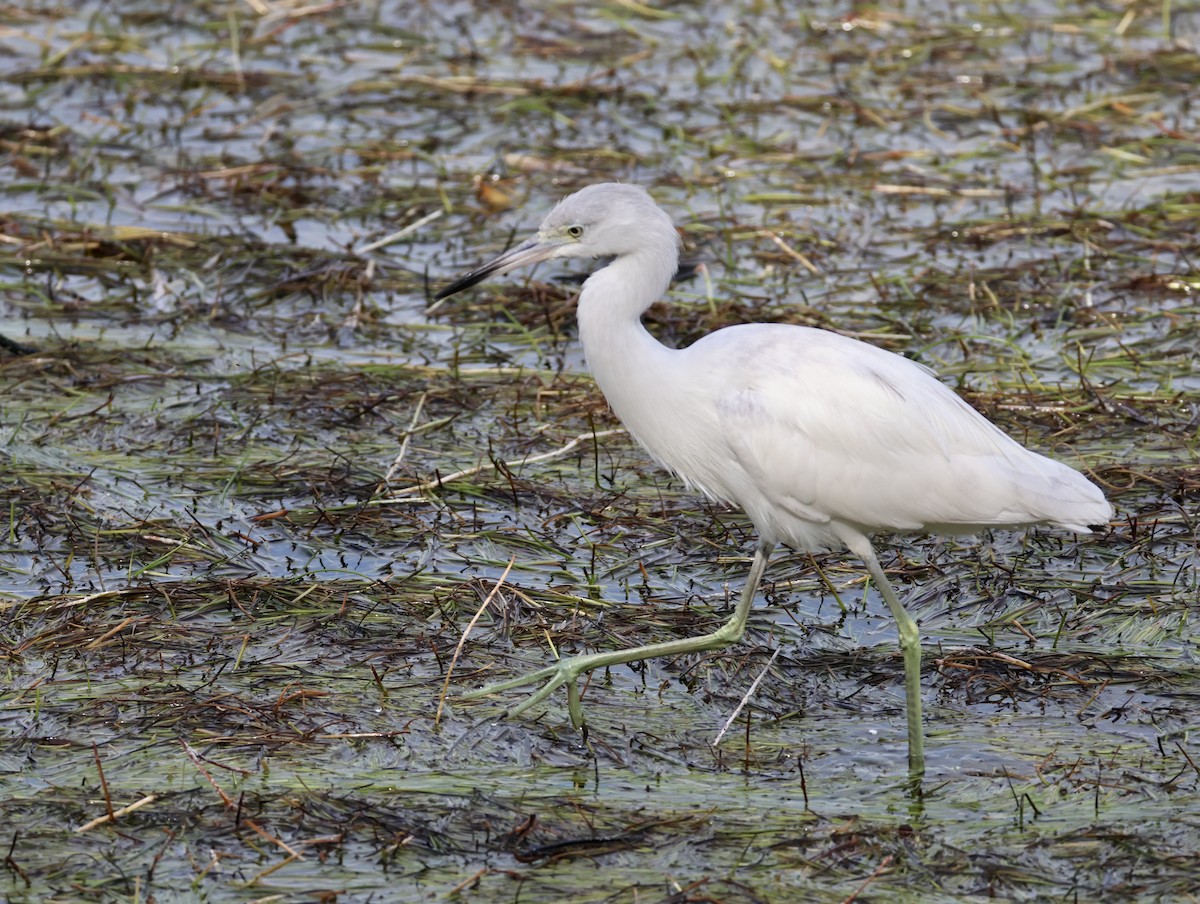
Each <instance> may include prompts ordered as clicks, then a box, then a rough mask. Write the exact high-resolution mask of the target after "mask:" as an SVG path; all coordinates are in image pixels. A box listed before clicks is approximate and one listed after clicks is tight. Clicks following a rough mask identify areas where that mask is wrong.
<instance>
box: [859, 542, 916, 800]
mask: <svg viewBox="0 0 1200 904" xmlns="http://www.w3.org/2000/svg"><path fill="white" fill-rule="evenodd" d="M847 545H848V546H849V547H850V550H851V552H853V553H855V554H856V555H857V556H859V557H860V558H861V559H862V560H863V562H864V563H865V564H866V566H867V571H869V572H870V573H871V580H873V581H874V582H875V585H876V586H877V587H878V588H879V592H880V593H882V594H883V598H884V599H885V600H886V601H887V604H888V608H889V609H891V610H892V617H893V618H894V619H896V628H897V630H898V631H899V633H900V650H901V652H903V653H904V697H905V709H906V710H907V713H908V773H909V776H910V777H912V778H914V779H920V777H921V776H922V775H924V774H925V732H924V729H923V728H922V726H921V634H920V632H919V631H918V630H917V623H916V622H914V621H913V620H912V618H911V617H910V616H909V614H908V613H907V612H905V611H904V606H902V605H901V604H900V599H899V598H898V597H897V596H896V591H895V590H893V589H892V585H891V583H889V582H888V579H887V575H885V574H884V573H883V568H882V567H881V566H880V564H879V559H878V558H877V557H876V556H875V550H874V549H872V548H871V543H870V541H869V540H867V538H866V537H862V538H861V542H856V543H848V544H847Z"/></svg>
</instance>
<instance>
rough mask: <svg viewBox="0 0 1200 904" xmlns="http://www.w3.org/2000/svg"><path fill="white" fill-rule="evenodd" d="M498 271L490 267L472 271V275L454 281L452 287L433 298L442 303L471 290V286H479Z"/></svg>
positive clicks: (468, 274)
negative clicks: (443, 300)
mask: <svg viewBox="0 0 1200 904" xmlns="http://www.w3.org/2000/svg"><path fill="white" fill-rule="evenodd" d="M497 269H498V268H497V267H491V266H488V267H480V268H479V269H478V270H472V271H471V272H470V273H467V274H464V275H463V276H460V277H459V278H458V279H456V280H454V282H452V283H450V285H448V286H446V287H445V288H444V289H442V290H440V291H439V292H438V293H437V294H436V295H434V296H433V297H434V300H436V301H441V300H442V299H443V298H449V297H450V296H451V295H454V294H456V293H458V292H461V291H462V290H463V289H469V288H471V286H474V285H478V284H479V283H481V282H483V281H484V280H485V279H487V278H488V277H489V276H491V275H492V274H493V273H495V272H496V270H497Z"/></svg>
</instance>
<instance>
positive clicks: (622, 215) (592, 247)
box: [437, 182, 679, 299]
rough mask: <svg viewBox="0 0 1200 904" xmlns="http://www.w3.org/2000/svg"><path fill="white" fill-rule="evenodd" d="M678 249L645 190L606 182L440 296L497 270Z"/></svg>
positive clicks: (565, 203) (570, 199) (566, 201)
mask: <svg viewBox="0 0 1200 904" xmlns="http://www.w3.org/2000/svg"><path fill="white" fill-rule="evenodd" d="M659 246H662V247H659ZM678 247H679V234H678V233H677V232H676V231H675V227H674V226H673V225H672V223H671V220H670V218H669V217H668V216H667V215H666V213H664V212H663V210H662V208H660V207H659V206H658V205H657V204H655V203H654V199H653V198H651V197H650V194H649V192H647V191H646V189H644V188H642V187H641V186H640V185H625V184H622V183H617V182H603V183H600V184H598V185H589V186H587V187H586V188H582V189H580V190H579V191H577V192H575V194H573V195H568V196H567V197H565V198H563V199H562V200H561V201H559V202H558V204H557V206H555V208H554V209H553V210H552V211H550V213H549V214H548V215H547V217H546V219H544V220H543V221H542V225H541V228H539V229H538V232H537V235H535V236H533V237H532V238H530V239H528V240H526V241H524V242H522V243H521V244H520V245H517V246H516V247H515V248H512V249H510V250H509V251H506V252H505V253H504V254H502V255H500V256H499V257H497V258H496V259H495V260H492V261H490V262H489V263H486V264H484V265H483V266H482V267H479V268H477V269H475V270H472V271H471V272H470V273H467V274H466V275H464V276H462V277H460V278H459V279H457V280H455V281H454V282H452V283H451V284H450V285H448V286H446V287H445V288H444V289H442V290H441V291H440V292H438V293H437V297H438V298H439V299H440V298H445V297H447V296H449V295H453V294H454V293H455V292H461V291H462V290H463V289H466V288H469V287H471V286H473V285H475V284H476V283H479V282H482V281H483V280H484V279H486V278H487V277H489V276H491V275H492V274H493V273H507V272H509V271H510V270H515V269H517V268H518V267H526V266H529V265H531V264H536V263H538V262H540V261H546V260H552V259H554V258H560V257H586V258H594V257H610V256H615V257H620V256H622V255H625V254H635V253H639V252H644V251H646V250H650V249H653V250H657V251H659V252H660V253H670V254H675V253H677V252H678Z"/></svg>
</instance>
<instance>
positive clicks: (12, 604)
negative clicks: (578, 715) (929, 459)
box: [0, 0, 1200, 904]
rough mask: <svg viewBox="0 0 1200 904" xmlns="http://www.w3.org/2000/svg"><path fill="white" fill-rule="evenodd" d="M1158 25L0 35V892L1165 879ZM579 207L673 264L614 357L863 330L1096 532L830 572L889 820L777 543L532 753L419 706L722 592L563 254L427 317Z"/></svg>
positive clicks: (1171, 623)
mask: <svg viewBox="0 0 1200 904" xmlns="http://www.w3.org/2000/svg"><path fill="white" fill-rule="evenodd" d="M1198 32H1200V14H1197V12H1196V10H1195V8H1194V7H1193V6H1191V5H1185V4H1170V3H1124V2H1122V3H1110V4H1075V3H1067V2H1061V3H1059V2H1042V3H1029V4H1019V5H1012V4H1005V5H997V4H976V3H966V4H933V5H926V4H905V3H882V4H867V5H858V6H856V7H854V9H853V11H852V12H851V10H850V8H849V7H847V6H845V5H844V4H843V5H833V4H817V5H815V6H812V5H810V6H808V7H806V8H805V10H804V11H803V12H798V11H797V10H795V9H794V8H793V5H790V4H772V3H761V2H754V0H743V2H739V3H735V4H733V5H730V4H718V3H703V2H700V3H673V4H664V5H661V6H653V7H651V6H648V5H642V4H638V3H632V2H624V0H621V2H612V3H602V4H591V5H589V4H575V3H561V4H549V5H537V6H534V7H532V8H531V7H528V6H525V5H517V4H490V3H480V2H477V0H463V2H455V3H448V4H447V3H425V2H415V3H387V2H381V3H371V2H365V3H333V4H305V3H303V2H299V0H295V2H293V0H273V2H269V0H252V2H246V3H240V4H235V3H217V2H199V3H192V4H186V5H182V6H169V5H168V6H167V7H166V8H164V7H163V5H162V4H157V3H140V2H134V3H122V4H112V3H104V2H93V3H84V4H82V5H74V6H71V5H68V4H55V3H34V4H32V5H30V4H25V5H22V6H15V5H10V6H7V7H0V47H2V48H3V51H4V64H3V66H2V67H0V98H2V110H0V167H2V168H3V172H4V179H3V181H2V183H0V193H2V196H3V205H2V206H0V336H2V337H3V343H2V346H0V462H2V463H3V476H0V513H3V515H4V524H3V535H2V536H3V539H2V540H0V652H2V653H3V662H4V677H5V680H4V683H3V686H2V687H0V722H2V727H0V732H2V733H0V776H2V778H0V787H2V788H3V794H2V795H0V813H2V815H3V820H2V823H3V826H4V834H3V835H2V836H0V848H2V849H3V850H4V851H5V861H4V865H5V869H4V871H3V873H0V894H2V895H3V896H4V897H5V898H6V899H7V900H10V901H14V902H17V901H31V902H32V901H103V902H108V901H114V902H115V901H156V902H160V904H161V902H168V901H333V900H337V901H355V902H365V901H416V900H465V901H522V902H537V901H543V902H562V901H572V902H589V901H596V902H600V901H605V902H633V901H638V902H643V901H655V902H668V901H670V902H685V901H720V902H761V901H771V902H787V901H796V900H806V901H831V902H832V901H847V900H859V901H868V900H880V901H939V900H944V901H958V900H975V899H984V898H999V899H1001V900H1017V901H1042V900H1046V901H1050V900H1055V901H1057V900H1062V901H1091V900H1105V901H1125V900H1128V901H1133V900H1138V901H1148V900H1161V901H1177V900H1185V899H1187V896H1188V895H1194V894H1195V890H1196V887H1197V886H1196V881H1197V880H1196V878H1195V877H1196V866H1195V864H1196V858H1197V856H1200V822H1198V817H1197V813H1200V756H1198V751H1197V747H1196V742H1195V736H1194V735H1193V734H1192V732H1193V731H1194V730H1195V729H1196V726H1197V723H1198V721H1200V706H1198V703H1197V701H1198V700H1200V669H1198V666H1197V635H1196V632H1195V628H1194V621H1195V618H1196V614H1197V607H1198V605H1200V602H1198V595H1200V576H1198V569H1197V566H1198V564H1200V562H1198V559H1200V556H1198V554H1197V545H1196V518H1197V514H1198V511H1200V454H1198V453H1200V440H1198V437H1197V434H1198V431H1200V373H1198V372H1197V364H1196V359H1197V349H1200V326H1198V325H1197V323H1198V321H1197V314H1198V313H1200V311H1198V305H1197V301H1196V298H1197V293H1200V276H1198V275H1197V273H1196V269H1195V261H1196V260H1197V254H1198V253H1200V243H1198V240H1197V230H1198V227H1200V143H1198V139H1200V126H1198V125H1197V122H1198V120H1197V109H1196V105H1197V102H1198V98H1197V88H1196V86H1197V85H1198V84H1200V52H1198V51H1200V45H1198V43H1197V42H1198V40H1200V39H1198V37H1197V35H1198ZM605 180H625V181H636V182H639V183H641V184H643V185H646V187H647V188H649V189H650V190H651V192H652V193H653V194H654V196H655V197H656V199H657V200H658V201H659V202H660V203H661V204H662V205H663V206H664V207H665V208H666V209H667V210H668V211H670V212H671V214H672V216H673V217H674V218H675V220H676V222H677V223H678V224H679V226H680V227H681V229H682V230H683V233H684V235H685V238H686V242H687V245H688V255H689V259H690V260H692V261H693V262H698V263H699V264H700V265H701V266H700V267H699V269H697V270H694V271H692V272H690V273H687V274H682V276H683V277H684V278H681V279H680V280H679V281H678V282H677V283H676V285H675V287H674V289H673V292H672V295H671V298H670V303H669V304H663V305H659V306H656V307H655V308H654V309H652V311H651V312H650V316H649V318H648V322H649V323H650V324H651V328H652V329H653V330H654V332H655V333H656V334H657V335H659V336H661V337H663V339H664V341H668V342H670V343H673V344H685V343H688V342H691V341H694V340H695V339H696V338H697V337H698V336H701V335H703V334H704V333H706V332H708V331H710V330H712V329H716V328H718V327H720V326H724V325H727V324H730V323H737V322H744V321H749V320H778V321H786V322H793V323H803V324H809V325H815V326H822V327H826V328H830V329H836V330H839V331H842V332H845V333H847V334H850V335H854V336H857V337H860V338H864V339H866V340H867V341H870V342H873V343H875V344H878V345H881V346H884V347H886V348H889V349H891V350H893V351H897V352H900V353H902V354H905V355H908V356H910V357H913V358H915V359H916V360H919V361H921V362H922V363H924V364H927V365H929V366H931V367H934V368H935V369H937V370H938V372H939V373H940V374H941V377H942V379H943V380H945V381H946V382H947V383H949V384H950V385H952V386H954V387H955V388H956V389H957V390H958V391H959V392H960V393H962V394H963V396H964V397H965V398H967V399H968V401H970V403H971V404H972V405H974V406H975V407H977V408H978V409H979V410H981V411H982V412H984V413H985V414H986V415H987V416H988V417H989V418H991V419H992V420H994V421H995V422H996V423H997V424H999V425H1000V426H1001V427H1002V428H1003V429H1004V430H1006V431H1007V432H1008V433H1010V434H1011V435H1013V436H1014V437H1016V438H1018V439H1020V440H1021V441H1022V442H1025V443H1026V444H1029V445H1031V446H1033V447H1034V448H1036V449H1038V450H1040V451H1044V452H1050V453H1052V454H1054V455H1056V456H1058V457H1060V458H1062V459H1063V460H1065V461H1068V462H1070V463H1071V464H1073V465H1074V466H1076V467H1079V468H1081V469H1084V470H1086V471H1087V472H1088V473H1089V474H1090V475H1092V476H1093V478H1094V479H1095V480H1096V481H1097V482H1098V483H1100V484H1101V485H1102V486H1103V487H1104V488H1105V490H1106V492H1107V493H1108V495H1109V497H1110V499H1112V501H1113V502H1114V504H1115V506H1116V508H1117V511H1118V515H1117V518H1116V519H1115V520H1114V522H1113V523H1112V524H1111V525H1110V528H1109V530H1108V531H1107V532H1106V533H1103V534H1098V535H1094V536H1092V537H1075V536H1071V535H1062V534H1055V533H1051V532H1041V531H1033V532H1030V533H1029V534H1026V535H1022V534H1013V533H1006V532H997V533H995V534H994V535H991V536H987V537H983V538H978V540H977V541H969V540H964V539H947V538H938V537H925V538H910V537H900V538H887V539H885V540H882V541H881V542H880V544H879V548H880V552H881V557H882V559H883V561H884V564H885V566H886V568H887V569H888V571H889V573H890V574H892V575H894V576H895V579H896V582H897V585H898V588H902V589H901V592H902V595H903V596H904V597H905V599H906V602H907V604H908V606H909V607H910V611H912V613H913V614H914V616H915V617H916V618H917V620H918V622H919V624H920V626H921V630H922V638H923V643H924V646H925V650H926V664H925V673H924V686H925V690H926V706H927V712H926V716H927V731H928V733H929V744H928V756H929V772H928V777H927V781H926V784H925V788H924V793H923V795H922V796H920V797H919V798H915V797H914V796H913V795H912V794H910V793H909V791H908V789H907V788H906V787H905V783H904V781H903V779H904V776H905V764H904V762H905V749H904V724H903V712H902V701H903V687H902V666H901V661H900V657H899V654H898V651H897V650H896V638H895V634H894V631H893V629H892V626H891V622H890V619H889V618H888V616H887V612H886V608H885V607H884V606H883V604H882V602H881V601H880V600H879V599H878V598H877V596H876V595H875V593H874V590H873V588H870V587H869V586H867V584H866V582H865V580H864V575H863V572H862V570H861V568H860V567H859V565H858V563H856V562H855V561H853V560H851V559H850V558H849V557H848V556H845V555H843V554H840V553H834V554H823V555H819V556H815V557H810V556H807V555H787V556H785V555H777V558H776V559H775V560H774V561H773V562H772V564H771V565H770V567H769V569H768V571H767V575H766V581H765V591H764V593H763V594H762V595H761V597H762V598H761V599H760V602H759V605H758V606H757V607H756V609H755V611H754V613H753V614H752V616H751V620H750V625H749V629H748V631H747V635H746V638H745V640H744V641H743V642H742V643H741V644H739V645H737V646H736V647H734V648H732V649H728V650H724V651H721V652H719V653H714V654H709V655H704V656H693V657H683V658H681V659H677V660H664V661H652V662H648V663H645V664H643V665H639V664H635V665H634V666H631V667H628V668H620V669H613V670H611V671H609V672H606V673H603V674H597V675H595V676H593V678H592V680H591V681H590V682H588V686H587V690H586V692H585V697H584V703H585V706H586V707H587V712H588V717H589V721H590V725H591V732H590V735H589V737H588V739H587V742H586V744H584V743H581V739H580V738H579V736H578V735H577V734H576V733H575V732H574V731H573V730H572V729H571V728H570V725H569V722H568V720H567V718H566V713H565V705H564V704H565V701H564V700H563V699H562V698H561V695H560V696H558V697H555V698H554V700H553V701H552V705H549V706H546V707H543V708H540V709H539V710H538V711H537V712H535V713H532V714H530V715H528V716H526V717H524V718H521V719H518V720H511V721H506V720H504V719H502V718H501V715H502V713H503V710H504V706H505V704H506V703H512V702H515V699H516V698H514V699H513V700H507V701H506V700H490V701H484V702H481V703H472V704H470V705H466V704H463V703H461V702H455V701H454V698H453V695H454V693H455V692H456V691H460V690H463V689H466V688H468V687H476V686H478V685H479V684H481V683H483V682H485V681H491V680H498V679H501V678H504V677H509V676H513V675H516V674H519V673H520V672H523V671H525V670H527V669H530V668H533V667H536V666H540V665H542V664H544V663H545V662H547V661H548V660H549V659H550V658H551V657H552V656H553V655H554V651H556V650H558V651H566V652H573V651H576V650H585V649H612V648H617V647H625V646H629V645H633V644H637V643H646V642H652V641H655V640H661V639H668V638H672V637H682V636H688V635H693V634H696V633H698V632H699V631H701V630H708V629H710V628H711V627H714V626H715V625H717V624H718V623H719V622H720V621H722V620H723V619H724V617H725V613H726V611H727V606H728V605H729V603H730V599H731V597H734V596H736V592H737V590H738V589H739V587H740V582H741V581H742V580H743V578H744V576H745V572H746V563H747V559H748V556H749V554H750V552H751V551H752V548H753V539H754V538H753V535H752V532H751V530H750V528H749V525H748V524H747V523H746V522H745V520H744V519H743V518H742V517H741V516H740V515H738V514H737V513H736V512H729V511H725V510H723V509H721V508H720V507H718V506H715V505H712V504H709V503H707V502H705V501H703V500H701V499H698V498H697V497H696V496H695V495H694V494H692V493H691V492H689V491H687V490H686V489H685V488H684V487H682V486H681V485H680V484H679V483H678V482H676V481H675V480H673V479H671V478H670V477H669V476H667V475H665V474H663V473H662V472H661V471H659V470H658V469H657V468H656V466H655V465H654V464H653V463H652V462H650V461H648V460H647V459H646V457H645V456H644V454H643V453H642V452H641V451H640V450H639V448H638V447H637V446H636V444H635V443H633V441H632V440H631V439H630V438H629V437H628V436H626V435H625V434H624V433H623V432H622V431H620V430H619V424H617V423H616V421H615V420H614V419H613V417H612V415H611V414H610V413H609V412H608V410H607V408H606V406H605V403H604V400H603V398H602V397H601V396H600V394H599V392H598V391H597V389H596V388H595V386H594V385H593V384H592V382H591V380H590V379H589V378H588V376H587V373H586V369H585V367H584V366H583V362H582V360H581V354H580V352H579V349H578V346H577V343H576V341H575V337H574V329H575V327H574V321H573V307H572V303H571V298H572V292H573V290H574V285H575V283H573V282H572V280H571V279H570V278H568V277H574V276H576V275H577V274H571V273H568V272H565V271H562V270H552V269H550V268H547V269H545V270H543V271H540V272H538V273H537V274H535V276H534V277H533V278H531V279H525V278H523V277H509V278H505V279H501V280H497V281H495V282H494V283H491V284H489V285H486V286H484V287H482V288H481V289H478V290H475V291H473V292H470V293H467V294H464V295H463V296H455V297H453V298H450V299H447V300H446V301H445V302H442V303H439V304H437V305H436V306H433V305H432V293H433V292H434V291H435V290H436V288H437V287H439V286H440V285H441V284H442V283H443V282H444V281H445V280H446V279H448V278H449V277H451V276H452V275H455V274H457V273H458V272H460V271H461V270H462V269H464V268H466V267H468V266H471V265H474V264H476V263H479V262H481V261H482V260H484V259H486V258H488V257H490V256H491V255H492V254H494V253H495V252H497V251H498V250H500V249H502V248H503V247H504V246H505V245H506V244H508V243H509V242H510V241H511V240H512V238H513V237H514V235H516V234H518V233H523V232H524V231H525V230H527V229H529V228H531V227H532V226H534V225H535V224H536V222H537V221H538V219H539V218H540V216H541V215H542V214H543V213H544V212H545V211H546V210H547V209H548V207H549V206H550V204H552V203H553V201H555V200H556V199H557V198H559V197H561V196H562V195H563V194H565V193H567V192H569V191H570V190H573V189H575V188H577V187H580V186H582V185H584V184H587V183H590V182H596V181H605ZM485 603H486V607H485V608H484V604H485ZM481 608H482V613H481V614H479V617H478V620H477V621H476V622H475V625H474V627H473V629H472V630H471V631H470V633H469V634H468V636H467V638H466V640H465V642H464V643H463V644H462V647H461V649H458V645H459V642H460V638H462V636H463V634H464V632H465V631H466V629H467V627H468V625H469V624H471V623H472V620H473V619H474V618H475V617H476V614H477V613H480V611H481ZM760 676H762V680H761V681H760V682H759V683H758V685H757V687H756V688H755V691H754V693H753V695H752V696H751V697H750V699H749V702H748V705H747V706H746V707H745V708H744V709H742V710H741V712H740V713H739V714H738V715H737V718H736V719H735V721H734V724H733V725H732V727H731V728H730V730H729V731H728V732H727V733H725V735H724V736H723V737H722V739H721V740H720V742H719V743H714V738H715V737H716V736H717V733H718V732H719V731H720V729H721V727H722V726H723V725H724V724H725V722H726V721H727V720H728V719H729V718H730V716H731V714H733V713H734V712H735V710H736V709H737V707H738V705H739V703H741V702H742V699H743V697H744V696H745V695H746V694H747V691H748V690H749V688H750V686H751V685H752V684H753V683H754V682H755V680H756V679H757V678H759V677H760ZM447 678H448V680H447ZM445 690H448V691H449V696H448V697H447V698H446V700H445V703H444V706H443V705H440V704H441V697H442V694H443V693H444V691H445Z"/></svg>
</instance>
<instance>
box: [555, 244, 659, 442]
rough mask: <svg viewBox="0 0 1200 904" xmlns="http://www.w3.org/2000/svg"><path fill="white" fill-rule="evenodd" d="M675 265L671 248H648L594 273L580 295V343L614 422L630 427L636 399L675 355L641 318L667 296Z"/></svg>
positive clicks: (618, 259)
mask: <svg viewBox="0 0 1200 904" xmlns="http://www.w3.org/2000/svg"><path fill="white" fill-rule="evenodd" d="M671 239H672V240H674V235H672V236H671ZM677 264H678V252H676V250H675V248H674V245H673V244H672V245H665V244H664V245H663V246H662V247H656V246H655V245H654V244H648V245H647V246H646V247H645V248H643V249H641V250H639V251H637V252H634V253H632V254H623V255H621V256H620V257H618V258H617V259H616V260H615V261H613V262H612V263H611V264H609V265H608V266H607V267H604V268H602V269H600V270H598V271H597V272H595V273H593V274H592V275H591V276H590V277H589V278H588V280H587V282H585V283H584V284H583V290H582V291H581V292H580V293H579V304H578V311H577V317H578V321H579V341H580V343H581V344H582V345H583V352H584V355H585V356H586V357H587V362H588V368H589V369H590V370H591V372H592V376H593V377H595V378H596V382H597V383H598V384H599V386H600V389H601V391H602V392H603V393H604V395H605V397H606V398H607V399H608V402H609V404H610V405H611V406H612V408H613V411H615V412H616V414H617V417H619V418H621V420H623V421H625V422H626V425H627V426H630V427H632V426H633V425H632V424H630V423H629V417H630V414H631V408H633V407H636V406H637V404H638V399H637V397H636V396H637V394H638V393H641V392H644V389H645V387H646V386H647V385H653V381H654V380H655V379H656V378H657V376H658V375H662V376H664V377H665V375H666V373H667V371H666V367H665V362H666V360H667V359H668V358H669V357H670V356H671V355H673V354H675V352H674V350H673V349H669V348H667V347H666V346H664V345H663V344H662V343H661V342H659V341H658V340H657V339H655V338H654V337H653V336H651V335H650V333H648V332H647V331H646V328H645V326H643V325H642V319H641V318H642V314H643V313H644V312H645V311H646V309H647V308H648V307H650V305H652V304H654V302H656V301H657V300H658V299H659V298H661V297H662V296H663V294H664V293H665V292H666V290H667V286H668V285H670V282H671V277H672V276H674V275H675V268H676V266H677Z"/></svg>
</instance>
